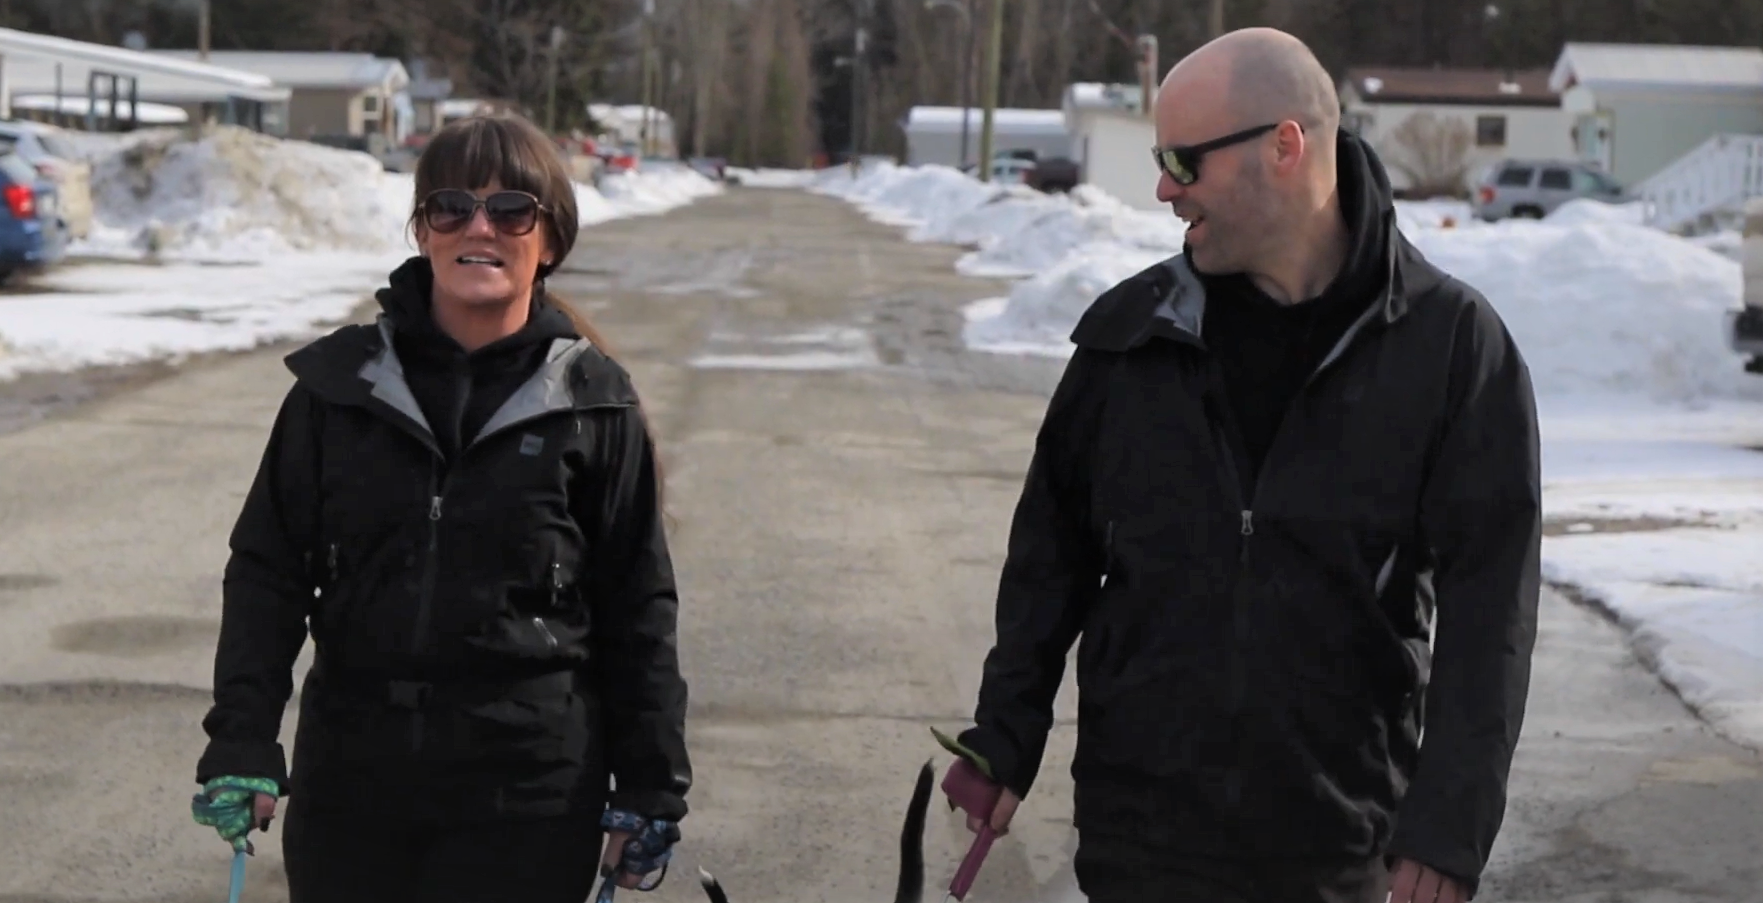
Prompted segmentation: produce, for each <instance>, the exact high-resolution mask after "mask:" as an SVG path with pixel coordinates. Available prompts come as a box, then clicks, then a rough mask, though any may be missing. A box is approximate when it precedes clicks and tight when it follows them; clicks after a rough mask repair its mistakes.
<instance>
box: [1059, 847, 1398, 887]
mask: <svg viewBox="0 0 1763 903" xmlns="http://www.w3.org/2000/svg"><path fill="white" fill-rule="evenodd" d="M1074 859H1075V861H1074V863H1073V867H1074V870H1075V871H1076V873H1077V884H1078V888H1079V889H1080V890H1082V891H1083V892H1084V896H1086V897H1088V898H1089V900H1090V903H1385V900H1386V898H1387V897H1388V895H1389V887H1390V880H1389V871H1388V870H1387V869H1386V868H1385V867H1384V864H1383V860H1382V858H1381V857H1380V858H1378V859H1375V860H1372V861H1369V862H1359V863H1351V862H1349V863H1339V862H1331V863H1315V862H1307V861H1290V860H1284V861H1271V862H1239V861H1232V862H1220V861H1212V860H1201V859H1191V858H1178V857H1171V856H1169V855H1168V854H1161V853H1157V852H1155V851H1148V850H1143V849H1137V848H1127V847H1125V846H1123V845H1121V844H1118V843H1112V842H1109V841H1100V840H1098V841H1085V840H1083V839H1081V838H1080V840H1079V846H1078V850H1077V855H1076V856H1075V857H1074Z"/></svg>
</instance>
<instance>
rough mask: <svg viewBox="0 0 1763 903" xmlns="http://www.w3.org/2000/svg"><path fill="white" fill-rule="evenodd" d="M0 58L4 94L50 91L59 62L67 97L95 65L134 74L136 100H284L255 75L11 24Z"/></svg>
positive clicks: (80, 90) (0, 36)
mask: <svg viewBox="0 0 1763 903" xmlns="http://www.w3.org/2000/svg"><path fill="white" fill-rule="evenodd" d="M0 59H3V62H0V65H4V67H5V83H6V87H5V90H6V92H7V93H8V94H9V95H10V94H21V95H23V94H50V95H53V94H54V93H55V66H56V64H57V63H59V64H61V81H62V86H63V93H64V94H68V95H72V94H78V95H81V96H84V95H85V93H86V75H87V73H89V72H90V71H91V70H93V69H98V70H100V71H104V72H113V73H116V74H118V75H129V76H134V77H135V79H136V83H137V87H138V90H139V93H140V99H141V100H147V99H148V98H152V99H153V100H156V101H160V102H168V103H196V102H205V101H222V100H225V99H226V98H228V97H239V98H244V99H246V100H258V101H269V102H274V101H282V100H287V99H288V90H287V89H286V88H282V87H278V86H277V85H276V84H275V82H273V81H271V80H270V79H268V78H265V77H264V76H261V75H257V74H255V73H251V72H243V71H239V70H236V69H229V68H226V67H224V66H217V65H212V64H208V63H202V62H198V61H186V60H177V59H167V58H164V57H161V56H157V55H155V54H151V53H142V52H138V51H134V50H129V49H128V48H126V47H112V46H110V45H108V44H93V43H89V42H87V41H75V40H73V39H71V38H60V37H55V36H54V35H45V34H35V33H33V32H28V31H19V30H17V29H12V28H0Z"/></svg>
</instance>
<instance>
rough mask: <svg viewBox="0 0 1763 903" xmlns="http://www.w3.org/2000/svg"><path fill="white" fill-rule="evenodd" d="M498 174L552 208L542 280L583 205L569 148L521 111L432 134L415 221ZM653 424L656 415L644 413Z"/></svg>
mask: <svg viewBox="0 0 1763 903" xmlns="http://www.w3.org/2000/svg"><path fill="white" fill-rule="evenodd" d="M492 181H494V182H499V183H501V185H502V187H503V188H505V189H510V190H513V191H524V192H527V193H528V194H531V195H533V196H534V197H537V198H538V199H539V203H540V204H543V205H544V206H545V207H546V209H548V210H549V211H550V212H549V213H548V214H546V215H545V216H543V217H541V218H540V220H541V222H543V223H544V224H545V232H546V234H547V235H548V236H549V238H550V239H551V253H552V257H551V262H550V263H549V264H540V265H539V271H538V276H537V279H538V283H539V284H543V283H544V281H545V277H547V276H550V275H551V274H552V273H554V272H556V271H557V268H558V267H559V266H561V265H562V264H563V260H564V258H566V257H568V256H569V252H570V251H572V250H574V249H575V239H576V235H577V233H579V232H580V231H581V218H580V214H579V213H578V212H577V209H576V204H575V180H574V179H572V178H570V173H569V170H568V169H567V168H566V167H565V165H564V162H563V153H562V150H561V149H560V148H558V146H557V145H556V143H554V142H553V141H552V140H551V139H550V138H549V137H548V136H547V135H546V134H545V133H544V132H543V131H541V130H540V129H539V127H538V126H536V125H533V124H532V123H531V122H529V121H528V120H527V119H525V118H524V117H521V116H519V115H516V114H513V113H491V114H487V115H479V116H468V117H466V118H463V119H458V120H455V121H453V122H450V123H448V124H447V125H445V126H443V127H442V128H441V130H440V131H438V132H436V133H435V135H434V137H433V138H430V139H429V142H428V144H427V146H425V147H424V148H423V150H422V156H421V157H420V158H419V159H418V160H417V161H416V193H415V197H414V198H413V203H412V204H411V212H410V221H409V224H408V225H409V227H410V228H411V229H412V230H414V229H415V228H416V226H417V223H418V222H419V219H420V217H421V216H422V209H421V208H422V200H423V198H426V197H428V195H429V192H432V191H435V190H437V189H441V188H463V189H465V190H467V191H475V190H477V189H479V188H482V187H484V186H485V185H488V184H490V183H491V182H492ZM546 296H547V297H548V298H549V299H550V300H551V303H552V306H554V307H556V308H557V309H558V310H560V311H562V312H563V315H564V316H566V317H568V318H569V322H570V325H571V326H573V327H574V328H575V332H576V334H577V335H579V336H581V337H582V338H584V339H587V340H588V341H589V342H590V343H592V344H593V346H594V347H595V348H598V349H599V350H600V352H601V353H602V354H605V355H606V356H608V357H611V356H612V349H611V346H609V345H608V344H607V342H606V338H605V336H603V335H601V334H600V331H599V330H598V329H595V328H594V324H593V323H591V322H589V320H588V318H587V317H586V316H585V315H583V314H582V312H581V311H579V310H577V309H576V308H575V305H573V304H570V303H569V302H568V301H566V300H564V299H562V298H559V297H558V296H557V295H556V294H555V293H553V292H546ZM643 421H644V428H645V429H647V428H648V418H647V417H646V416H645V417H644V418H643ZM655 489H656V492H657V493H658V494H659V493H661V491H662V472H661V452H660V449H659V447H657V448H656V450H655Z"/></svg>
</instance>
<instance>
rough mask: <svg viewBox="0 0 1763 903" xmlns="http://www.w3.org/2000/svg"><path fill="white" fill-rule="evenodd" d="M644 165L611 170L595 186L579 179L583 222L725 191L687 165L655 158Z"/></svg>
mask: <svg viewBox="0 0 1763 903" xmlns="http://www.w3.org/2000/svg"><path fill="white" fill-rule="evenodd" d="M643 166H644V168H643V169H642V170H640V171H638V172H624V173H608V174H607V175H605V176H602V177H601V178H600V181H599V184H598V186H596V187H594V188H590V187H588V186H586V185H581V184H579V183H578V184H577V185H576V204H577V206H578V207H579V208H580V210H579V211H578V212H579V214H580V219H581V223H582V225H584V226H588V225H593V224H594V223H601V222H605V221H606V220H610V219H620V218H623V217H627V216H642V215H645V214H653V213H665V212H667V211H669V210H672V209H674V208H675V207H683V206H685V205H687V204H690V203H692V202H693V201H695V200H698V199H699V198H703V197H707V196H709V195H713V194H721V193H722V191H723V188H722V185H720V184H718V183H717V182H713V181H711V180H710V179H707V178H705V177H704V176H703V175H702V174H700V173H698V172H697V171H696V170H694V169H692V168H691V167H688V166H683V165H678V164H667V163H655V162H652V161H651V162H647V163H644V164H643Z"/></svg>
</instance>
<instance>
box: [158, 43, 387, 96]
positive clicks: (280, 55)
mask: <svg viewBox="0 0 1763 903" xmlns="http://www.w3.org/2000/svg"><path fill="white" fill-rule="evenodd" d="M148 52H149V53H153V54H155V55H158V56H161V57H168V58H174V59H181V60H195V59H196V58H197V56H198V52H197V51H195V50H151V51H148ZM208 59H209V61H210V62H212V63H214V64H215V65H217V66H225V67H227V68H229V69H239V70H242V71H245V72H252V73H256V74H258V75H262V76H265V77H267V78H269V79H270V80H271V81H273V82H274V83H276V84H278V85H282V86H284V87H288V88H356V89H365V88H377V87H380V86H381V85H385V86H387V87H388V88H390V89H391V90H394V91H396V90H400V89H402V88H404V87H405V86H407V85H409V84H410V73H409V72H407V71H406V70H405V69H404V64H403V63H401V62H399V61H397V60H394V59H387V58H385V57H378V56H374V55H373V54H371V53H349V52H332V51H304V50H212V51H209V53H208Z"/></svg>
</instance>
